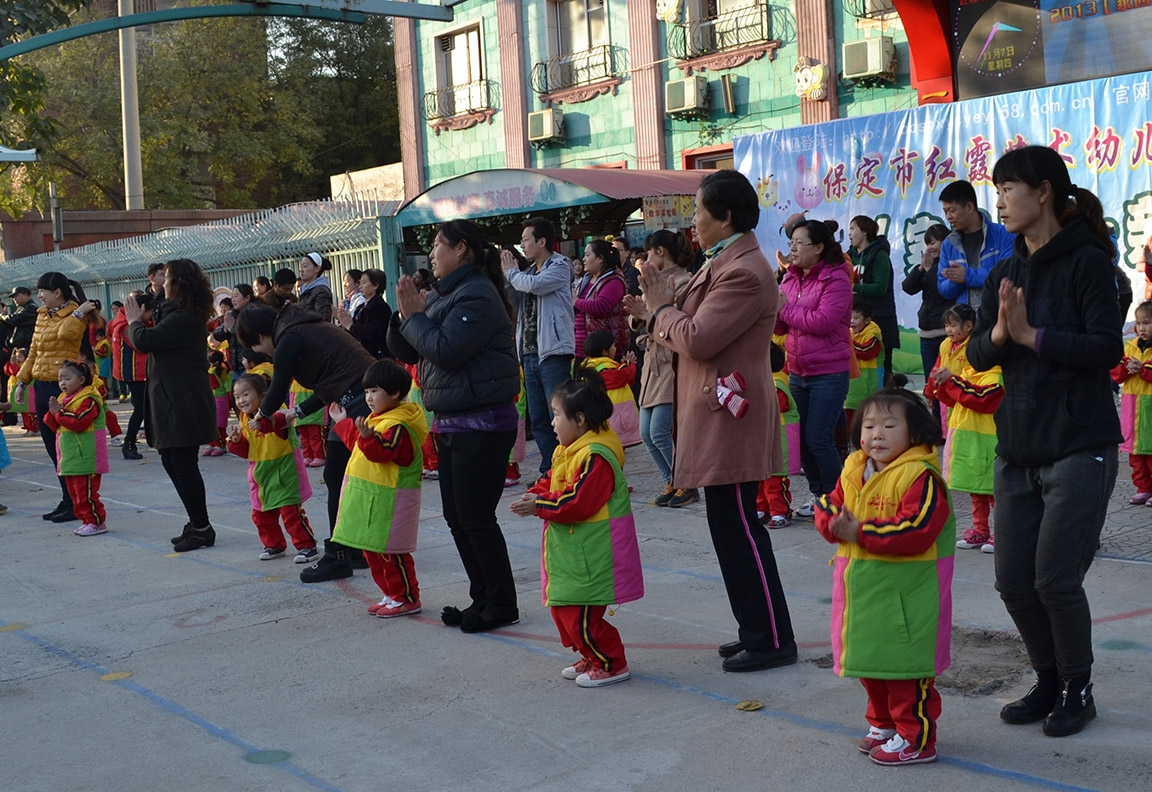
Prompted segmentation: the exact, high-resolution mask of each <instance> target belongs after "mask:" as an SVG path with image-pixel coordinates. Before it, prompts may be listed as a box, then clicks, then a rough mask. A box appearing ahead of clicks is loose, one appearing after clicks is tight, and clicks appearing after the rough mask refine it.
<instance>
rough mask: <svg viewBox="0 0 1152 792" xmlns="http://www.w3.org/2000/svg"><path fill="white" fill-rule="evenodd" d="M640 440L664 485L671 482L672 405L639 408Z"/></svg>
mask: <svg viewBox="0 0 1152 792" xmlns="http://www.w3.org/2000/svg"><path fill="white" fill-rule="evenodd" d="M640 439H641V440H643V441H644V447H645V448H647V449H648V453H649V454H651V455H652V461H653V462H655V463H656V469H657V470H659V471H660V475H661V476H662V477H663V478H664V483H665V484H669V483H671V481H672V405H671V404H657V405H656V406H654V407H641V408H640Z"/></svg>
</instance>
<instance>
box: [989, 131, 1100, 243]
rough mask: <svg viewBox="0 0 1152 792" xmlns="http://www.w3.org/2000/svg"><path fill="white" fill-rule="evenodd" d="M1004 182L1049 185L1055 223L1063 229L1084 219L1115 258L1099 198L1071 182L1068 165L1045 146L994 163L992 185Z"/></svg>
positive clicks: (1014, 152) (1018, 151)
mask: <svg viewBox="0 0 1152 792" xmlns="http://www.w3.org/2000/svg"><path fill="white" fill-rule="evenodd" d="M1005 182H1021V183H1023V184H1027V185H1028V186H1029V187H1031V188H1033V189H1037V188H1039V187H1040V185H1042V184H1043V183H1044V182H1048V184H1049V185H1051V187H1052V203H1051V206H1052V211H1053V213H1054V214H1055V215H1056V220H1057V222H1059V223H1060V225H1061V226H1066V225H1068V224H1069V223H1071V222H1072V221H1073V220H1075V219H1077V218H1083V219H1084V222H1085V224H1086V225H1087V226H1088V230H1089V231H1091V232H1092V233H1093V234H1095V235H1096V237H1097V238H1098V239H1099V240H1100V241H1102V242H1103V243H1104V244H1105V246H1106V249H1107V250H1108V255H1109V256H1110V257H1114V256H1115V255H1116V248H1115V246H1114V245H1113V244H1112V237H1111V236H1110V235H1109V233H1108V226H1107V225H1106V224H1105V222H1104V207H1103V206H1101V205H1100V199H1099V198H1097V197H1096V195H1095V194H1094V193H1092V192H1091V191H1090V190H1085V189H1084V188H1083V187H1077V186H1076V185H1075V184H1073V183H1072V179H1071V177H1070V176H1069V175H1068V166H1067V165H1065V164H1064V160H1063V158H1062V157H1061V156H1060V155H1059V154H1057V153H1056V152H1055V151H1054V150H1052V149H1050V148H1048V147H1047V146H1024V147H1022V148H1018V149H1013V150H1012V151H1009V152H1008V153H1007V154H1005V155H1004V156H1003V157H1001V158H1000V159H998V160H996V165H995V167H993V168H992V183H993V184H995V185H996V186H997V187H999V186H1000V185H1001V184H1004V183H1005Z"/></svg>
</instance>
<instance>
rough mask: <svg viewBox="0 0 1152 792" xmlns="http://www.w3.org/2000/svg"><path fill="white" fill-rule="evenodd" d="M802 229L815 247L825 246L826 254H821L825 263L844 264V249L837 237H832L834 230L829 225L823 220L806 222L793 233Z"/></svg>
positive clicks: (793, 230) (797, 225)
mask: <svg viewBox="0 0 1152 792" xmlns="http://www.w3.org/2000/svg"><path fill="white" fill-rule="evenodd" d="M801 228H803V229H804V230H806V231H807V232H808V239H809V240H811V242H812V244H813V245H823V246H824V252H823V253H822V254H821V258H822V259H823V260H824V261H826V262H828V263H829V264H843V263H844V249H843V248H842V247H840V243H839V242H837V241H836V237H834V236H832V229H831V228H829V227H828V224H827V223H825V222H823V221H821V220H804V221H803V222H800V223H797V224H796V225H795V227H793V229H792V233H793V234H795V233H796V232H797V231H799V230H800V229H801Z"/></svg>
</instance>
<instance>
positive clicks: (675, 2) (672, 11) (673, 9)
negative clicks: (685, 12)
mask: <svg viewBox="0 0 1152 792" xmlns="http://www.w3.org/2000/svg"><path fill="white" fill-rule="evenodd" d="M683 5H684V0H656V18H657V19H659V20H660V21H661V22H664V23H666V24H669V25H675V24H676V23H677V22H679V21H680V9H681V7H682V6H683Z"/></svg>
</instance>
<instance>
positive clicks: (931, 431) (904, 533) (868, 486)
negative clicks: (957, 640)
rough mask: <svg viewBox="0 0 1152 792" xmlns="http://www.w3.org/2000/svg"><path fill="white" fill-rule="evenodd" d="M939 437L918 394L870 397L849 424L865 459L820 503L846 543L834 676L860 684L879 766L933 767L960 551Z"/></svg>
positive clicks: (835, 600) (836, 575)
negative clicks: (955, 567)
mask: <svg viewBox="0 0 1152 792" xmlns="http://www.w3.org/2000/svg"><path fill="white" fill-rule="evenodd" d="M939 440H940V426H939V423H938V422H937V420H936V417H935V416H934V415H932V413H931V412H930V411H929V410H928V407H927V406H926V405H925V404H924V402H923V401H921V399H920V397H919V396H917V395H916V394H914V393H911V392H909V391H906V390H896V389H889V390H882V391H879V392H877V393H875V394H873V395H872V396H869V397H868V398H867V399H865V400H864V401H863V402H861V404H860V408H859V410H858V411H857V413H856V419H855V421H854V422H853V425H852V442H853V445H854V446H856V447H857V448H859V449H860V450H859V451H856V452H854V453H853V454H851V455H850V456H849V457H848V459H847V460H846V461H845V463H844V472H843V473H842V474H841V475H840V481H839V483H838V484H837V485H836V489H835V490H834V491H833V492H832V494H830V495H826V496H824V497H822V498H820V500H819V501H818V503H817V505H816V516H815V518H816V528H817V529H818V530H819V531H820V534H821V535H822V536H823V537H824V538H825V539H827V540H828V541H829V542H835V543H838V547H837V550H836V558H835V560H834V562H833V583H832V631H831V634H832V670H833V671H834V672H835V673H836V674H838V675H839V676H847V677H859V678H860V681H861V682H862V683H863V684H864V689H865V690H866V691H867V693H868V708H867V711H866V713H865V717H866V718H867V720H868V725H869V727H870V728H869V730H868V734H866V735H865V736H864V737H863V738H862V739H861V740H860V742H859V744H858V747H859V750H860V751H861V752H862V753H866V754H868V755H869V756H870V757H871V759H872V761H873V762H875V763H877V764H880V765H890V766H899V765H908V764H919V763H923V762H935V761H936V721H937V719H939V717H940V694H939V693H938V692H937V691H936V684H935V682H936V677H937V676H939V674H940V673H941V672H942V671H944V669H946V668H947V667H948V665H949V663H950V656H949V639H950V637H951V633H952V567H953V560H954V559H953V554H954V553H955V550H956V548H955V542H954V538H955V530H956V524H955V520H954V519H953V516H952V504H951V501H950V500H949V497H948V487H947V485H946V484H945V483H944V478H943V476H941V474H940V469H939V467H937V461H936V459H937V457H936V445H937V444H938V443H939Z"/></svg>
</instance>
